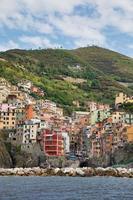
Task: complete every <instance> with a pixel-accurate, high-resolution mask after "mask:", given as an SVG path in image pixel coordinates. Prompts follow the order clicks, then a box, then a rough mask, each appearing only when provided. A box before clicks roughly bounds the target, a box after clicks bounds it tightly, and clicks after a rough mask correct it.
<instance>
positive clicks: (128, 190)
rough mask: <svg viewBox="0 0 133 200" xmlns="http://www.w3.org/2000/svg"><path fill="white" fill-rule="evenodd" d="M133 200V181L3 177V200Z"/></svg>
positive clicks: (0, 179)
mask: <svg viewBox="0 0 133 200" xmlns="http://www.w3.org/2000/svg"><path fill="white" fill-rule="evenodd" d="M114 199H115V200H128V199H129V200H133V179H129V178H115V177H56V176H55V177H13V176H10V177H0V200H114Z"/></svg>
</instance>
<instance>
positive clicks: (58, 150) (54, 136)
mask: <svg viewBox="0 0 133 200" xmlns="http://www.w3.org/2000/svg"><path fill="white" fill-rule="evenodd" d="M42 138H43V143H42V144H43V149H44V153H45V154H46V155H47V156H63V155H64V146H63V143H64V140H63V136H62V133H61V132H60V131H56V130H50V129H49V130H48V129H46V130H44V131H43V132H42Z"/></svg>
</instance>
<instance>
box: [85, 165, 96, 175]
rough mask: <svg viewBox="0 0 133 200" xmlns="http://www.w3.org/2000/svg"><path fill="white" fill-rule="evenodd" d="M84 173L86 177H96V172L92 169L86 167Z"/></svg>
mask: <svg viewBox="0 0 133 200" xmlns="http://www.w3.org/2000/svg"><path fill="white" fill-rule="evenodd" d="M83 171H84V174H85V176H86V177H91V176H94V175H95V171H94V169H93V168H91V167H84V168H83Z"/></svg>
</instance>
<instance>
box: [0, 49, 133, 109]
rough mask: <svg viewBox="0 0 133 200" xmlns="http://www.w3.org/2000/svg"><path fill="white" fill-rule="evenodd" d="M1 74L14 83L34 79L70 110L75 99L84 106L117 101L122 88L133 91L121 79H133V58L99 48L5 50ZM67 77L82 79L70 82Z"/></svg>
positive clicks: (0, 54)
mask: <svg viewBox="0 0 133 200" xmlns="http://www.w3.org/2000/svg"><path fill="white" fill-rule="evenodd" d="M3 59H5V60H3ZM0 76H1V77H5V78H6V79H7V80H8V81H10V82H11V83H13V84H16V83H17V82H19V81H20V79H28V80H31V81H33V83H34V84H35V85H37V86H39V87H41V88H42V89H43V90H44V91H45V93H46V98H49V99H51V100H54V101H55V102H57V103H59V104H61V105H62V106H63V107H64V108H65V109H66V110H67V111H69V112H70V111H71V110H73V109H74V106H73V104H72V102H73V101H75V100H78V101H79V102H80V104H81V105H82V106H81V107H82V109H84V103H85V101H87V100H95V101H100V102H104V103H113V100H114V97H115V94H116V93H118V92H119V91H123V92H125V93H127V94H133V89H131V88H126V87H124V86H122V85H120V84H118V82H117V81H126V82H133V59H131V58H128V57H126V56H123V55H120V54H118V53H115V52H112V51H110V50H107V49H102V48H99V47H87V48H80V49H76V50H63V49H45V50H18V49H15V50H9V51H6V52H1V53H0ZM66 77H73V78H74V80H77V79H75V78H80V79H81V80H82V82H81V83H79V82H78V81H77V82H76V81H75V82H70V81H66V80H64V78H66Z"/></svg>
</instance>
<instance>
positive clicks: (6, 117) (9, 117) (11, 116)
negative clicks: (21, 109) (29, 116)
mask: <svg viewBox="0 0 133 200" xmlns="http://www.w3.org/2000/svg"><path fill="white" fill-rule="evenodd" d="M3 105H6V106H7V105H8V104H3ZM15 127H16V112H15V109H13V108H9V107H6V109H1V110H0V129H14V128H15Z"/></svg>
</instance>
